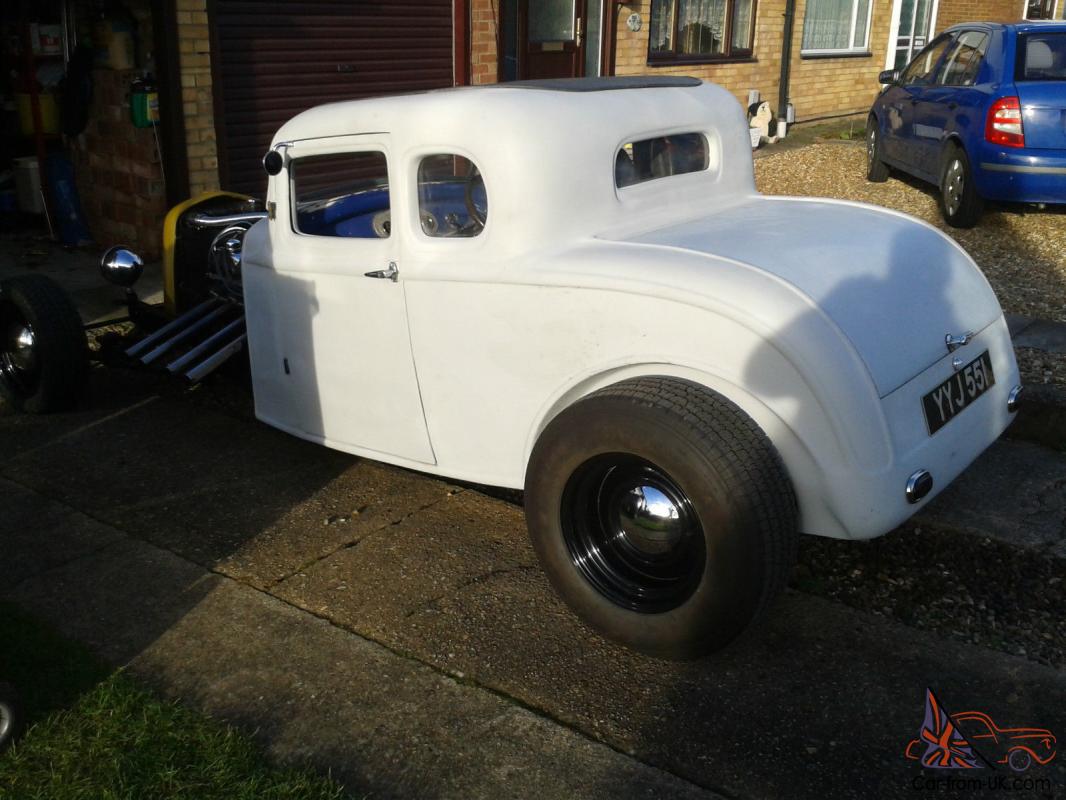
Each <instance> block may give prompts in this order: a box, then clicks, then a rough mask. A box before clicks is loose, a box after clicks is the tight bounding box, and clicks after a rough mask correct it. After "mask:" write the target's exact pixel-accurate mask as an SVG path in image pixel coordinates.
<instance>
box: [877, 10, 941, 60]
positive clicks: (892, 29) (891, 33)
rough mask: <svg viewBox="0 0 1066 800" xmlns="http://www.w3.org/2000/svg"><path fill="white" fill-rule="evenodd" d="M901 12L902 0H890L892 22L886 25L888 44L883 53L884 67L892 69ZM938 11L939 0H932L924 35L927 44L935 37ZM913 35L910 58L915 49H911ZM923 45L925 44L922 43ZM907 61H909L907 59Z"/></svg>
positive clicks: (912, 56)
mask: <svg viewBox="0 0 1066 800" xmlns="http://www.w3.org/2000/svg"><path fill="white" fill-rule="evenodd" d="M902 13H903V0H892V23H891V24H890V25H889V26H888V44H887V46H886V49H887V52H886V53H885V69H892V67H893V64H894V63H895V60H896V40H897V39H898V38H899V18H900V16H901V14H902ZM939 13H940V0H932V7H931V8H930V10H929V31H928V32H927V33H926V35H925V44H926V45H927V44H929V43H930V42H931V41H933V39H934V38H936V18H937V15H938V14H939ZM913 38H914V37H913V35H912V36H911V39H912V51H911V58H914V55H915V53H916V52H918V51H916V50H914V49H913ZM922 47H925V45H922ZM907 63H910V59H908V61H907Z"/></svg>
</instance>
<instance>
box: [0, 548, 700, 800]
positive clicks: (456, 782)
mask: <svg viewBox="0 0 1066 800" xmlns="http://www.w3.org/2000/svg"><path fill="white" fill-rule="evenodd" d="M4 596H5V597H7V598H8V599H14V600H15V601H17V602H19V603H20V604H22V605H24V606H25V607H27V608H29V609H31V610H32V611H34V612H36V613H38V614H44V615H45V616H47V617H48V618H49V619H51V620H52V621H53V622H54V623H55V624H56V625H57V626H58V627H59V628H60V629H61V630H62V631H64V632H65V633H67V634H68V635H71V636H75V637H77V638H79V639H81V640H83V641H87V642H89V643H90V644H92V646H93V647H94V648H95V649H96V650H98V651H99V652H101V653H102V654H104V655H105V656H106V657H108V658H110V659H112V660H114V661H118V662H121V663H126V662H128V663H129V666H130V669H131V670H132V672H133V673H134V674H136V675H138V676H140V677H142V678H144V679H146V680H148V681H149V682H151V683H152V684H154V685H155V686H157V687H158V688H159V689H161V690H162V691H163V692H165V693H167V694H170V695H173V696H177V697H181V698H183V699H184V700H185V702H187V703H190V704H191V705H193V706H194V707H196V708H199V709H202V710H204V711H206V712H208V713H210V714H212V715H215V716H217V717H219V718H222V719H225V720H228V721H230V722H232V723H235V724H238V725H241V726H243V727H244V728H245V729H247V730H250V731H254V732H255V735H256V736H257V737H258V738H259V739H260V740H262V741H263V742H264V743H265V744H266V746H267V747H268V748H269V751H270V752H271V753H272V754H273V755H274V756H276V757H277V758H278V759H279V760H281V761H286V762H301V763H310V764H312V765H314V766H317V767H318V768H319V769H321V770H323V771H326V770H329V771H330V772H331V773H332V775H333V776H334V777H335V778H337V779H339V780H341V781H342V782H343V783H344V784H345V785H346V786H347V788H348V789H349V790H351V791H352V792H353V793H354V794H356V795H357V796H362V795H372V796H374V797H381V798H392V797H397V798H399V797H440V798H450V797H456V798H493V799H495V798H500V797H542V798H546V799H550V798H571V797H588V798H599V797H602V798H658V797H677V798H711V799H712V800H713V798H714V797H715V796H716V795H714V794H712V793H711V792H708V791H705V790H703V789H701V788H700V787H697V786H694V785H692V784H690V783H688V782H686V781H684V780H682V779H679V778H677V777H676V776H673V775H670V774H668V773H665V772H662V771H660V770H658V769H656V768H654V767H650V766H647V765H645V764H642V763H641V762H640V761H638V760H636V759H633V758H631V757H628V756H626V755H624V754H621V753H619V752H616V751H615V750H612V749H611V748H609V747H606V746H604V745H602V744H599V743H596V742H594V741H591V740H589V739H588V738H586V737H584V736H582V735H580V734H578V733H576V732H574V731H572V730H570V729H567V728H565V727H562V726H559V725H558V724H556V723H554V722H553V721H551V720H549V719H545V718H544V717H542V716H539V715H537V714H535V713H532V712H530V711H529V710H527V709H524V708H522V707H521V706H519V705H517V704H515V703H513V702H511V701H509V700H507V699H505V698H502V697H500V696H498V695H496V694H493V693H491V692H486V691H484V690H483V689H480V688H478V687H476V686H471V685H468V684H466V683H464V682H461V681H459V680H456V679H454V678H451V677H448V676H445V675H442V674H440V673H439V672H437V671H435V670H433V669H431V668H430V667H427V666H426V665H424V664H421V663H419V662H418V661H416V660H413V659H410V658H406V657H403V656H400V655H397V654H395V653H393V652H390V651H389V650H387V649H385V648H383V647H381V646H379V645H376V644H374V643H372V642H369V641H367V640H365V639H362V638H359V637H357V636H353V635H351V634H350V633H347V632H345V631H343V630H341V629H339V628H337V627H335V626H333V625H330V624H328V623H326V622H325V621H323V620H320V619H316V618H314V617H311V616H310V615H308V614H306V613H304V612H300V611H298V610H296V609H293V608H292V607H290V606H288V605H286V604H284V603H282V602H280V601H278V600H276V599H274V598H271V597H269V596H267V595H265V594H263V593H261V592H258V591H256V590H254V589H251V588H249V587H247V586H243V585H241V584H238V583H236V582H234V581H232V580H229V579H226V578H222V577H219V576H217V575H213V574H209V573H207V572H205V571H204V570H203V569H201V568H200V567H198V566H196V565H194V564H192V563H191V562H189V561H186V560H184V559H181V558H179V557H177V556H175V555H173V554H171V553H169V552H166V551H163V550H160V549H158V548H155V547H153V546H151V545H148V544H146V543H142V542H138V541H134V540H128V541H126V542H123V543H121V544H119V545H116V546H115V547H112V548H109V549H108V550H106V551H104V552H101V553H98V554H96V555H93V556H89V557H87V558H85V559H82V560H80V561H79V562H78V563H77V564H75V565H70V566H67V567H65V568H60V569H58V570H55V571H53V572H50V573H48V574H47V575H44V576H40V577H38V578H35V579H31V580H29V581H26V582H24V583H23V584H22V585H20V586H18V587H16V588H15V589H14V590H13V591H7V592H6V593H5V594H4Z"/></svg>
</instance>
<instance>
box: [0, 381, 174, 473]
mask: <svg viewBox="0 0 1066 800" xmlns="http://www.w3.org/2000/svg"><path fill="white" fill-rule="evenodd" d="M157 388H159V386H158V382H157V381H154V380H153V379H152V376H150V375H144V374H141V375H135V374H133V373H131V372H129V371H126V370H103V369H93V370H91V371H90V373H89V381H88V386H87V388H86V392H85V396H84V397H83V398H82V400H81V402H80V403H79V404H78V407H77V408H76V409H74V410H73V411H70V412H65V413H62V414H48V415H46V416H38V415H33V414H20V413H16V412H15V410H14V409H13V408H11V407H10V406H8V405H7V404H6V403H5V402H4V401H3V400H0V435H2V436H3V446H2V447H0V467H3V466H4V465H6V464H7V463H9V462H10V461H12V460H13V459H15V458H17V457H19V456H23V455H25V454H27V453H28V452H30V451H32V450H36V449H38V448H40V447H44V446H46V445H49V444H53V443H56V442H59V441H62V440H63V439H65V438H68V437H70V436H72V435H74V434H77V433H79V432H80V431H82V430H83V429H85V428H87V427H89V426H93V425H96V424H98V423H100V422H101V421H102V420H107V419H109V418H111V417H113V416H121V415H122V414H124V413H126V412H127V411H128V410H130V409H132V408H136V407H138V406H139V405H141V404H142V403H144V402H145V401H147V400H150V399H151V398H153V397H155V396H156V395H157V391H156V389H157Z"/></svg>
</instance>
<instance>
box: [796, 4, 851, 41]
mask: <svg viewBox="0 0 1066 800" xmlns="http://www.w3.org/2000/svg"><path fill="white" fill-rule="evenodd" d="M853 2H854V0H807V12H806V14H805V15H804V17H803V49H804V50H847V49H848V48H849V47H850V46H851V43H850V41H849V39H850V34H851V9H852V5H853ZM862 20H863V23H862V24H863V25H864V26H865V25H866V16H865V15H863V18H862ZM864 38H865V31H864Z"/></svg>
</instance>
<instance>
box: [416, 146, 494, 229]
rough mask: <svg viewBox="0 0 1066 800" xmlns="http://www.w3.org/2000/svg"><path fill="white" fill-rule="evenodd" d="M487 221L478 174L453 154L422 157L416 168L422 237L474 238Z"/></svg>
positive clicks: (486, 203) (482, 183)
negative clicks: (423, 235)
mask: <svg viewBox="0 0 1066 800" xmlns="http://www.w3.org/2000/svg"><path fill="white" fill-rule="evenodd" d="M488 218H489V198H488V195H486V194H485V180H484V179H483V178H482V177H481V170H479V169H478V168H477V165H476V164H475V163H474V162H473V161H471V160H470V159H468V158H464V157H463V156H459V155H455V154H453V153H436V154H434V155H431V156H426V157H425V158H423V159H422V161H420V162H419V164H418V219H419V222H420V223H421V224H422V232H423V233H425V234H426V236H437V237H464V238H469V237H471V236H477V235H478V234H479V233H481V231H482V229H483V228H484V227H485V223H486V222H487V221H488Z"/></svg>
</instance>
